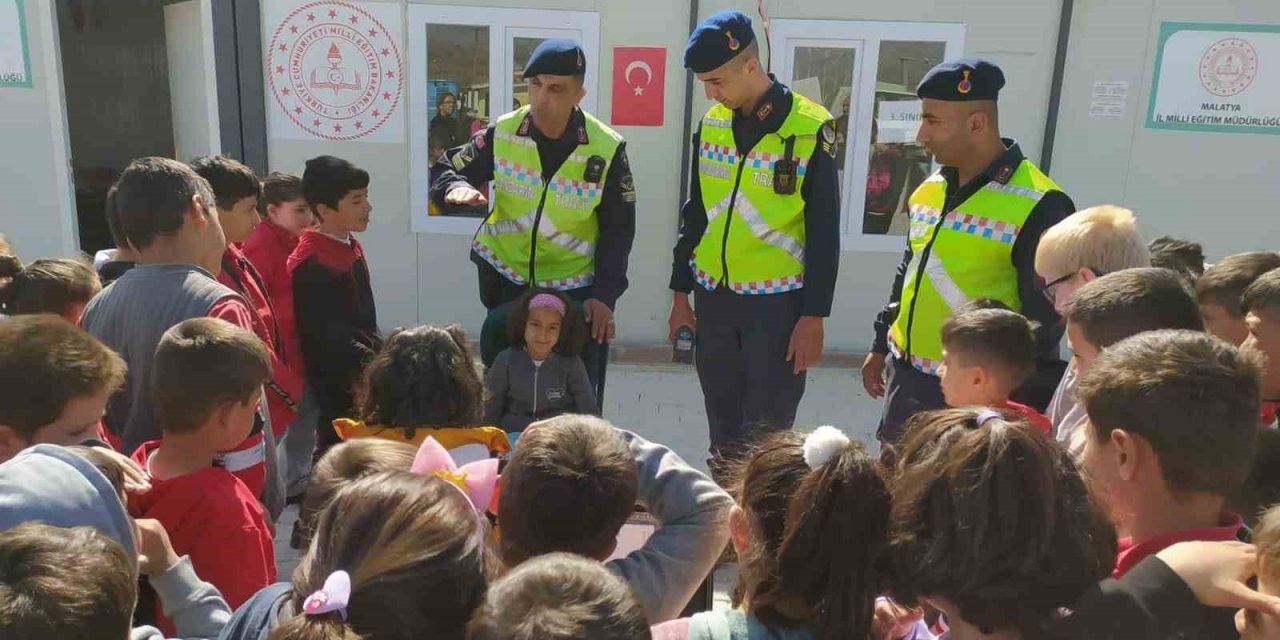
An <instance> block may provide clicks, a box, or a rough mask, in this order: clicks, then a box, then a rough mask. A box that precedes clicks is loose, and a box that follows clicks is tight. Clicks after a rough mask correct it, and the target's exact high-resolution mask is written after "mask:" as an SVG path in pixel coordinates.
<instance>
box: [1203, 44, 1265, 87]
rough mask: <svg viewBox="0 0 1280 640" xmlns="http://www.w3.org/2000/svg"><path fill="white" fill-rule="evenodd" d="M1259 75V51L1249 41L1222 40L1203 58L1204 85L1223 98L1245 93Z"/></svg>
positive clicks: (1210, 48)
mask: <svg viewBox="0 0 1280 640" xmlns="http://www.w3.org/2000/svg"><path fill="white" fill-rule="evenodd" d="M1257 75H1258V51H1257V50H1256V49H1254V48H1253V45H1252V44H1250V43H1249V41H1248V40H1243V39H1240V38H1225V39H1223V40H1219V41H1217V42H1215V43H1213V44H1212V45H1211V46H1210V47H1209V50H1208V51H1206V52H1205V54H1204V57H1203V58H1201V59H1200V84H1202V85H1204V88H1205V90H1206V91H1208V92H1209V93H1211V94H1213V95H1215V96H1218V97H1219V98H1229V97H1231V96H1234V95H1238V94H1240V93H1242V92H1244V90H1245V89H1248V88H1249V86H1250V85H1252V84H1253V80H1254V78H1256V77H1257Z"/></svg>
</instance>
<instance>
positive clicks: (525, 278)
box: [471, 107, 622, 291]
mask: <svg viewBox="0 0 1280 640" xmlns="http://www.w3.org/2000/svg"><path fill="white" fill-rule="evenodd" d="M528 113H529V107H522V108H520V109H517V110H516V111H513V112H511V113H508V114H506V115H504V116H502V117H501V118H499V119H498V122H497V124H496V125H495V126H494V132H493V191H494V198H493V211H492V212H490V213H489V216H488V217H487V218H486V219H485V221H484V223H483V224H481V225H480V229H479V230H478V231H477V232H476V237H475V240H474V242H472V245H471V248H472V249H473V250H474V251H475V252H476V254H477V255H479V256H480V257H481V258H483V259H484V260H485V261H486V262H488V263H489V264H490V265H492V266H493V268H494V269H496V270H497V271H498V272H499V273H501V274H502V275H503V276H504V277H506V278H507V279H508V280H510V281H511V282H514V283H515V284H518V285H525V284H528V283H529V282H530V281H534V284H535V285H536V286H539V287H544V288H548V289H558V290H561V291H567V290H570V289H578V288H581V287H585V286H587V285H589V284H591V283H592V281H593V280H594V277H595V254H596V240H597V237H598V235H599V227H598V225H597V221H596V213H595V212H596V207H598V206H600V203H601V201H602V200H603V197H604V180H605V176H607V175H608V174H609V166H610V165H611V164H612V162H613V156H614V154H615V153H616V152H617V150H618V146H619V145H620V144H621V143H622V136H620V135H618V134H617V133H615V132H614V131H613V130H612V129H610V128H608V127H606V126H605V125H604V124H603V123H601V122H600V121H599V120H596V119H595V118H594V117H592V116H591V115H590V114H588V113H586V112H583V114H582V115H583V116H584V118H585V121H586V129H587V139H588V141H589V142H588V143H587V144H582V145H579V146H578V147H577V148H576V149H574V151H573V152H572V153H570V154H569V157H568V158H566V159H565V161H564V164H562V165H561V166H560V168H559V169H557V170H556V173H555V175H553V176H549V177H548V179H547V180H546V181H545V182H544V181H543V172H542V161H541V159H540V158H539V157H538V145H537V143H536V142H534V140H533V139H532V138H529V137H528V136H522V135H519V133H518V131H519V129H520V125H521V123H523V122H524V120H525V116H526V115H527V114H528ZM592 156H599V157H601V158H604V167H603V169H602V171H601V173H600V181H599V182H588V181H586V179H585V178H586V170H587V163H588V161H589V160H590V158H591V157H592Z"/></svg>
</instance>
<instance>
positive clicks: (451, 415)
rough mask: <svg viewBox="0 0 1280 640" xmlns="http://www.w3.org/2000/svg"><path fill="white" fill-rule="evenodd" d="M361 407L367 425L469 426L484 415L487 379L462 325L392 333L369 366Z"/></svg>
mask: <svg viewBox="0 0 1280 640" xmlns="http://www.w3.org/2000/svg"><path fill="white" fill-rule="evenodd" d="M357 395H358V397H357V401H356V407H357V411H358V413H359V415H360V419H361V420H363V421H364V422H365V424H367V425H371V426H372V425H381V426H383V427H387V428H397V429H404V432H405V437H406V438H409V439H412V438H413V434H414V430H415V429H417V428H419V427H432V428H436V427H470V426H476V425H478V424H479V423H480V420H481V408H482V406H483V402H484V384H483V383H482V382H481V381H480V375H479V374H478V373H476V367H475V363H474V362H473V361H472V359H471V356H470V355H469V354H468V353H467V334H466V332H464V331H463V330H462V327H460V326H458V325H450V326H448V327H445V328H443V329H442V328H440V327H433V326H425V325H424V326H421V327H417V328H415V329H403V328H402V329H396V330H395V331H393V332H391V335H390V336H389V337H388V338H387V340H386V342H385V343H384V344H383V345H382V350H381V351H379V352H378V355H377V356H375V357H374V358H373V360H372V361H371V362H370V363H369V366H368V367H366V368H365V371H364V379H363V381H362V383H361V385H360V390H359V393H358V394H357Z"/></svg>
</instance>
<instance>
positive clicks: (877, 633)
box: [871, 598, 924, 640]
mask: <svg viewBox="0 0 1280 640" xmlns="http://www.w3.org/2000/svg"><path fill="white" fill-rule="evenodd" d="M923 617H924V611H922V610H920V609H912V608H910V607H904V606H902V605H900V604H897V603H895V602H893V601H892V600H889V599H888V598H878V599H876V610H875V617H874V618H873V619H872V621H871V640H899V639H900V638H903V637H904V636H906V635H907V634H909V633H911V629H912V628H913V627H915V625H916V623H917V622H919V621H920V620H921V619H922V618H923Z"/></svg>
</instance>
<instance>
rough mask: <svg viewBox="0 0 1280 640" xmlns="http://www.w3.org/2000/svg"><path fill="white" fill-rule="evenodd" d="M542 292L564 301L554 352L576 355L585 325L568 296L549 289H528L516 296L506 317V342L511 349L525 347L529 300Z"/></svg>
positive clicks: (583, 334) (584, 336)
mask: <svg viewBox="0 0 1280 640" xmlns="http://www.w3.org/2000/svg"><path fill="white" fill-rule="evenodd" d="M544 293H545V294H547V295H552V296H555V297H557V298H559V299H560V301H561V302H563V303H564V322H563V323H562V324H561V325H560V340H559V341H557V342H556V346H555V352H556V353H558V354H561V355H566V356H573V355H577V354H578V352H579V351H580V350H581V349H582V343H583V341H584V340H585V339H586V331H587V330H586V326H585V325H584V324H583V322H582V318H581V316H580V315H579V314H578V311H577V309H576V308H575V307H574V306H573V301H572V300H570V299H569V296H566V295H564V294H563V293H560V292H559V291H553V290H551V289H529V290H528V291H526V292H524V295H522V296H520V297H519V298H516V301H515V303H514V304H512V305H511V315H509V316H508V317H507V342H509V343H510V344H511V347H512V348H513V349H523V348H524V347H525V342H524V326H525V324H527V323H528V322H529V301H530V300H533V298H534V296H537V295H540V294H544Z"/></svg>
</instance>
